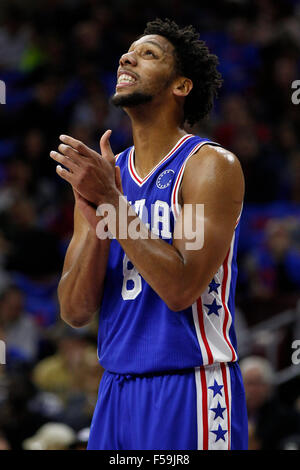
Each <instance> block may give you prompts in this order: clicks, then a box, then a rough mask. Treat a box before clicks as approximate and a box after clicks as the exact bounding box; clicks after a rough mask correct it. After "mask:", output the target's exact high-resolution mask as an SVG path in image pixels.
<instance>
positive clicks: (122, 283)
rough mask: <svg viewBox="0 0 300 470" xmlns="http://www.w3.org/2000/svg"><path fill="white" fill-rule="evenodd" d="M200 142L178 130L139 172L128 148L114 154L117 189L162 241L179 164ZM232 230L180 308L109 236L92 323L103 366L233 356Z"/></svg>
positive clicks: (174, 209)
mask: <svg viewBox="0 0 300 470" xmlns="http://www.w3.org/2000/svg"><path fill="white" fill-rule="evenodd" d="M207 143H210V142H209V141H208V139H201V138H200V137H197V136H193V135H186V136H184V137H183V138H181V139H180V141H179V142H178V143H177V144H176V145H175V147H174V148H173V149H172V150H171V151H170V152H169V153H168V155H166V156H165V157H164V158H163V159H162V160H161V161H160V163H159V164H158V165H157V166H156V167H155V168H154V169H153V170H152V171H151V172H150V173H149V174H148V175H147V176H146V177H145V178H143V179H142V178H141V177H140V176H139V175H138V174H137V172H136V170H135V166H134V148H133V147H132V148H130V149H127V150H126V151H125V152H123V153H121V154H120V155H119V156H118V158H117V165H118V166H119V167H120V170H121V177H122V186H123V192H124V196H126V197H127V199H128V201H129V202H130V203H131V204H132V205H133V206H134V207H135V211H136V212H137V213H138V215H139V217H140V219H142V221H143V222H144V223H145V224H148V227H149V230H150V231H151V233H153V234H154V235H155V236H159V237H160V238H163V239H164V240H165V241H166V242H167V243H172V239H173V231H174V223H175V218H176V215H177V214H178V211H179V206H178V195H179V188H180V183H181V180H182V177H183V172H184V168H185V164H186V162H187V160H188V158H189V157H190V156H191V155H193V154H194V153H195V152H196V151H197V150H198V149H199V148H200V147H201V146H202V145H205V144H207ZM131 228H132V231H131V234H132V235H133V236H138V228H137V227H135V226H132V227H131ZM136 229H137V230H136ZM237 230H238V227H237V229H236V231H235V234H234V237H233V240H232V244H231V247H230V250H229V252H228V255H227V257H226V259H225V261H224V263H223V264H222V266H220V268H219V270H218V272H217V273H216V275H215V276H214V279H213V280H212V282H211V284H210V286H208V288H207V290H206V291H205V292H204V293H203V295H202V296H201V298H200V299H198V301H197V302H196V303H195V304H194V305H193V306H191V307H189V308H188V309H186V310H184V311H180V312H174V311H171V310H170V309H169V308H168V307H167V305H166V304H165V303H164V302H163V301H162V300H161V298H160V297H159V296H158V295H157V294H156V293H155V292H154V290H153V289H152V288H151V287H150V286H149V284H147V283H146V282H145V281H144V279H143V278H142V277H141V276H140V274H139V273H138V272H137V270H136V269H135V268H134V266H133V265H132V264H131V262H130V260H129V259H128V257H127V255H126V254H125V253H124V251H123V249H122V248H121V246H120V244H119V243H118V242H117V241H116V240H112V242H111V248H110V254H109V260H108V267H107V274H106V279H105V287H104V296H103V301H102V306H101V311H100V324H99V345H98V355H99V359H100V362H101V364H102V365H103V367H104V368H105V369H107V370H110V371H112V372H118V373H125V374H126V373H128V374H129V373H132V374H134V373H136V374H141V373H147V372H157V371H166V370H174V369H187V368H192V367H197V366H200V365H202V364H210V363H213V362H230V361H235V360H236V359H237V355H236V351H235V347H236V340H235V334H234V329H233V312H234V290H235V280H236V262H235V258H236V245H237V235H238V234H237Z"/></svg>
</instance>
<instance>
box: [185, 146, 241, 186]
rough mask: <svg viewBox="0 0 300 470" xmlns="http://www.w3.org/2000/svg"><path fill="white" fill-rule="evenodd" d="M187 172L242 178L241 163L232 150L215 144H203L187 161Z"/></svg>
mask: <svg viewBox="0 0 300 470" xmlns="http://www.w3.org/2000/svg"><path fill="white" fill-rule="evenodd" d="M186 170H187V173H193V174H195V173H201V174H202V175H207V176H208V177H209V176H214V177H218V176H220V177H221V176H222V178H226V177H227V178H229V179H230V178H232V177H235V178H237V179H241V180H243V170H242V166H241V163H240V161H239V159H238V157H237V155H235V154H234V153H233V152H231V151H230V150H228V149H226V148H224V147H222V146H220V145H216V144H213V143H211V144H209V143H207V144H205V145H203V146H202V147H201V148H200V149H199V150H198V151H197V152H195V153H194V154H193V155H192V157H191V158H190V159H189V161H188V162H187V166H186Z"/></svg>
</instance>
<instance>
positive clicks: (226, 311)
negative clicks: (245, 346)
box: [222, 249, 236, 361]
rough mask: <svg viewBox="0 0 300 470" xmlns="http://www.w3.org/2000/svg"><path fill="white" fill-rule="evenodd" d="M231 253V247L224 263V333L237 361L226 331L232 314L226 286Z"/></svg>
mask: <svg viewBox="0 0 300 470" xmlns="http://www.w3.org/2000/svg"><path fill="white" fill-rule="evenodd" d="M229 254H230V249H229V251H228V253H227V256H226V258H225V261H224V263H223V272H224V276H223V282H222V304H223V308H224V313H225V317H224V323H223V335H224V339H225V341H226V343H227V344H228V346H229V348H230V350H231V353H232V361H235V360H236V355H235V352H234V349H233V347H232V344H231V343H230V341H229V340H228V338H227V333H226V327H227V324H228V320H229V315H230V313H229V310H228V307H227V304H226V288H227V281H228V258H229Z"/></svg>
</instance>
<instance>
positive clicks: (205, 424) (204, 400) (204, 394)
mask: <svg viewBox="0 0 300 470" xmlns="http://www.w3.org/2000/svg"><path fill="white" fill-rule="evenodd" d="M200 379H201V390H202V422H203V450H208V405H207V383H206V376H205V369H204V367H200Z"/></svg>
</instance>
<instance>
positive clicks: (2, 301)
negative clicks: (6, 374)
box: [0, 286, 40, 364]
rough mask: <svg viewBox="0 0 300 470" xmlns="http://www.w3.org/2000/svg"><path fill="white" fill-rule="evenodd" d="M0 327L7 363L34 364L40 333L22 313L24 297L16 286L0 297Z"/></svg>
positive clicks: (26, 315) (9, 288) (28, 317)
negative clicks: (22, 362) (21, 362)
mask: <svg viewBox="0 0 300 470" xmlns="http://www.w3.org/2000/svg"><path fill="white" fill-rule="evenodd" d="M0 326H1V328H2V331H3V338H4V339H5V343H6V353H7V362H8V364H10V363H11V362H14V361H25V362H34V361H35V360H36V359H37V357H38V348H39V341H40V333H39V330H38V328H37V326H36V325H35V323H34V320H33V319H32V318H31V317H30V316H29V315H28V314H27V313H26V312H24V296H23V294H22V292H21V291H20V289H18V288H17V287H16V286H10V287H8V288H7V289H6V290H5V291H4V292H3V293H2V295H1V296H0Z"/></svg>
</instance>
